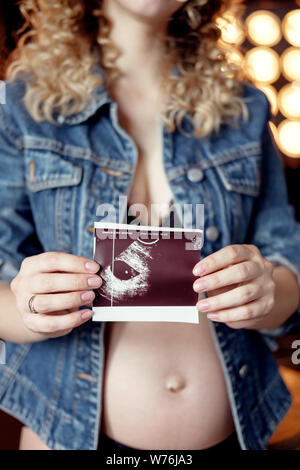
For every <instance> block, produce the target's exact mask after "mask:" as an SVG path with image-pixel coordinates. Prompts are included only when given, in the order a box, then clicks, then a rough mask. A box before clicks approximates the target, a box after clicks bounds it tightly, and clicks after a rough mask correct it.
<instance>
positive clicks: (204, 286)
mask: <svg viewBox="0 0 300 470" xmlns="http://www.w3.org/2000/svg"><path fill="white" fill-rule="evenodd" d="M207 287H208V284H207V282H206V281H204V280H200V281H197V282H196V283H195V284H194V290H195V291H196V292H202V291H204V290H205V289H207Z"/></svg>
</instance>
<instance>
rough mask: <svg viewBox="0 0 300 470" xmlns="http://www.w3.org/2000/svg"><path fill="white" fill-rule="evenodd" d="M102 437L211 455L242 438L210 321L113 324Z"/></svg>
mask: <svg viewBox="0 0 300 470" xmlns="http://www.w3.org/2000/svg"><path fill="white" fill-rule="evenodd" d="M102 430H103V431H104V432H105V433H106V434H107V435H108V436H109V437H111V438H113V439H115V440H117V441H119V442H122V443H123V444H125V445H128V446H130V447H135V448H140V449H172V450H175V449H190V450H192V449H203V448H206V447H210V446H212V445H214V444H217V443H218V442H220V441H222V440H224V439H225V438H226V437H227V436H229V435H230V434H231V433H232V432H233V431H234V424H233V420H232V415H231V410H230V406H229V401H228V397H227V391H226V386H225V381H224V376H223V373H222V369H221V366H220V362H219V358H218V356H217V353H216V350H215V346H214V343H213V340H212V336H211V332H210V327H209V324H208V320H207V319H206V317H205V316H203V317H202V316H201V319H200V324H197V325H194V324H187V323H185V324H178V323H143V322H136V323H122V322H121V323H109V324H107V326H106V362H105V372H104V384H103V415H102Z"/></svg>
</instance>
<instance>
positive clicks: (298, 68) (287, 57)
mask: <svg viewBox="0 0 300 470" xmlns="http://www.w3.org/2000/svg"><path fill="white" fill-rule="evenodd" d="M281 68H282V73H283V75H284V76H285V78H286V79H287V80H292V81H293V80H300V48H297V47H289V48H288V49H286V50H285V51H284V53H283V54H282V56H281Z"/></svg>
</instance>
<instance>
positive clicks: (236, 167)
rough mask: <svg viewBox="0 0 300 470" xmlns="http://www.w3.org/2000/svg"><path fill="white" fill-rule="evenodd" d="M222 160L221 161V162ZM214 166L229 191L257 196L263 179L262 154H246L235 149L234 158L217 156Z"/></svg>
mask: <svg viewBox="0 0 300 470" xmlns="http://www.w3.org/2000/svg"><path fill="white" fill-rule="evenodd" d="M219 162H221V163H219ZM214 163H215V164H214V168H215V171H216V172H217V174H218V175H219V178H220V179H221V181H222V183H223V185H224V187H225V189H226V190H227V191H233V192H236V193H241V194H245V195H247V196H253V197H257V196H258V194H259V191H260V181H261V174H260V172H261V154H259V153H254V154H253V155H251V154H250V155H244V154H243V153H242V152H238V151H237V150H235V152H233V155H232V159H227V161H225V162H223V161H222V157H221V156H219V157H216V159H215V162H214Z"/></svg>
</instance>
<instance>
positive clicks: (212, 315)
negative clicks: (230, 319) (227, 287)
mask: <svg viewBox="0 0 300 470" xmlns="http://www.w3.org/2000/svg"><path fill="white" fill-rule="evenodd" d="M207 318H208V319H209V320H212V321H219V315H218V314H217V313H209V314H208V315H207Z"/></svg>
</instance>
